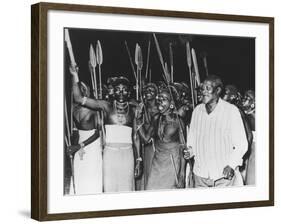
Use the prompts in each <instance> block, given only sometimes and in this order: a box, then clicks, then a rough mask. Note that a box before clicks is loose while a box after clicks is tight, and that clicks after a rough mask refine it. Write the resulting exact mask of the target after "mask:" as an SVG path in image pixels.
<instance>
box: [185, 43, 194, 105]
mask: <svg viewBox="0 0 281 224" xmlns="http://www.w3.org/2000/svg"><path fill="white" fill-rule="evenodd" d="M186 56H187V65H188V68H189V80H190V88H191V98H192V107H193V109H194V107H195V104H194V90H193V79H192V70H191V66H192V59H191V52H190V45H189V42H188V41H187V42H186Z"/></svg>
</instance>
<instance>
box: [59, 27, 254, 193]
mask: <svg viewBox="0 0 281 224" xmlns="http://www.w3.org/2000/svg"><path fill="white" fill-rule="evenodd" d="M68 29H69V36H70V40H71V43H72V48H73V53H74V57H75V61H76V63H77V65H78V67H79V79H80V80H81V81H83V82H85V83H86V84H88V85H89V86H91V85H90V83H91V81H90V80H91V78H90V72H89V67H88V62H89V48H90V44H93V46H94V49H95V50H96V43H97V41H98V40H100V42H101V46H102V51H103V64H102V67H101V68H102V81H103V82H106V80H107V78H108V77H112V76H120V75H122V76H126V77H127V78H128V79H129V80H130V81H131V83H132V85H134V84H135V78H134V75H133V72H132V68H131V65H130V61H129V57H128V53H127V50H126V47H125V41H127V44H128V47H129V50H130V53H131V56H132V60H133V63H134V57H135V48H136V43H138V44H139V45H140V47H141V50H142V55H143V69H142V74H143V75H144V74H145V71H146V60H147V46H148V42H149V40H150V44H151V48H150V61H149V68H150V69H151V71H152V81H153V82H155V81H161V80H162V81H163V78H162V67H161V64H160V60H159V57H158V53H157V50H156V46H155V42H154V39H153V36H152V33H148V32H131V31H111V30H92V29H91V30H89V29H73V28H68ZM156 37H157V39H158V42H159V45H160V48H161V51H162V55H163V58H164V60H165V61H166V62H167V63H168V65H170V57H169V44H170V43H172V49H173V59H174V60H173V61H174V81H176V82H181V81H185V82H187V83H188V84H189V70H188V66H187V57H186V42H187V41H189V42H190V47H191V48H194V49H195V51H196V55H197V62H198V67H199V73H200V78H201V81H202V80H204V78H205V77H206V72H205V69H204V64H203V60H202V55H203V54H207V62H208V70H209V74H215V75H218V76H220V77H221V78H222V80H223V82H224V84H225V85H227V84H234V85H235V86H237V87H238V89H239V90H240V91H241V93H242V94H243V93H244V92H245V91H246V90H248V89H253V90H254V89H255V39H254V38H245V37H243V38H241V37H227V36H206V35H192V34H169V33H156ZM64 56H65V57H64V63H65V64H64V69H65V79H64V80H65V86H64V88H65V97H66V102H67V111H68V113H69V112H70V104H71V103H70V93H71V85H72V84H71V75H70V73H69V65H70V60H69V53H68V50H67V47H66V44H65V47H64ZM134 67H135V69H136V65H135V63H134ZM96 73H97V75H98V68H96ZM64 155H65V158H64V193H65V194H68V192H69V186H70V177H71V168H70V167H71V166H70V160H69V157H68V156H67V155H66V153H64Z"/></svg>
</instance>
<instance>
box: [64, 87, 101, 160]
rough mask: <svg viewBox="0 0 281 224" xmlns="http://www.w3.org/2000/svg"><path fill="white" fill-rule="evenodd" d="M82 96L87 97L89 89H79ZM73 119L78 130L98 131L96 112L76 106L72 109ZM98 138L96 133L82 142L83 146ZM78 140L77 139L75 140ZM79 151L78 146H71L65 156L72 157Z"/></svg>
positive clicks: (79, 146) (79, 147)
mask: <svg viewBox="0 0 281 224" xmlns="http://www.w3.org/2000/svg"><path fill="white" fill-rule="evenodd" d="M80 90H81V92H82V94H83V95H84V96H89V95H90V92H89V89H83V88H80ZM73 119H74V123H75V126H76V127H77V128H78V129H80V130H93V129H98V126H99V124H98V120H97V112H96V111H93V110H90V109H89V108H86V107H83V106H81V105H79V104H76V105H75V106H74V109H73ZM98 138H99V133H98V132H97V131H96V132H95V133H94V134H93V135H92V136H91V137H89V138H88V139H86V140H85V141H83V144H84V146H87V145H89V144H90V143H92V142H94V141H95V140H97V139H98ZM77 140H78V139H77ZM80 149H81V145H80V144H73V145H71V146H68V147H67V154H68V155H70V156H74V154H75V153H76V152H77V151H79V150H80Z"/></svg>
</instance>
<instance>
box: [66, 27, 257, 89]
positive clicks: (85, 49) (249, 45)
mask: <svg viewBox="0 0 281 224" xmlns="http://www.w3.org/2000/svg"><path fill="white" fill-rule="evenodd" d="M68 29H69V35H70V39H71V43H72V47H73V52H74V57H75V60H76V63H77V64H78V67H79V78H80V79H81V80H83V81H85V82H86V83H88V84H90V73H89V69H88V61H89V47H90V44H93V46H94V49H96V43H97V40H100V42H101V46H102V51H103V64H102V80H103V82H105V81H106V80H107V78H108V77H110V76H119V75H123V76H126V77H127V78H128V79H129V80H131V81H132V83H133V82H135V81H134V76H133V73H132V69H131V65H130V62H129V57H128V53H127V51H126V47H125V43H124V42H125V40H126V41H127V44H128V47H129V49H130V53H131V56H132V60H133V62H134V55H135V47H136V43H138V44H139V45H140V47H141V49H142V55H143V62H144V65H143V69H142V73H143V74H145V70H146V59H147V46H148V42H149V40H150V43H151V48H150V62H149V68H150V69H151V71H152V81H159V80H163V79H162V67H161V64H160V60H159V57H158V54H157V51H156V47H155V42H154V39H153V36H152V33H148V32H132V31H112V30H95V29H76V28H75V29H74V28H68ZM156 37H157V39H158V42H159V44H160V48H161V51H162V54H163V58H164V60H165V61H167V62H168V65H169V64H170V59H169V44H170V43H172V48H173V58H174V80H175V81H176V82H180V81H186V82H187V83H188V82H189V81H188V80H189V70H188V66H187V59H186V47H185V43H186V41H187V40H188V41H189V42H190V46H191V48H194V49H195V51H196V55H197V61H198V67H199V72H200V78H201V81H202V80H203V79H204V78H205V77H206V72H205V69H204V66H203V60H202V54H207V62H208V70H209V74H215V75H218V76H220V77H221V78H222V80H223V82H224V84H234V85H235V86H237V87H238V89H239V90H240V91H241V92H242V93H243V92H244V91H245V90H247V89H253V90H254V89H255V39H254V38H245V37H229V36H207V35H192V34H170V33H156ZM65 46H66V45H65ZM68 66H69V55H68V52H67V48H66V47H65V71H66V79H69V76H70V75H69V72H68ZM134 66H135V67H136V65H135V63H134ZM96 71H97V69H96ZM68 83H69V82H68V81H67V82H66V88H67V89H68Z"/></svg>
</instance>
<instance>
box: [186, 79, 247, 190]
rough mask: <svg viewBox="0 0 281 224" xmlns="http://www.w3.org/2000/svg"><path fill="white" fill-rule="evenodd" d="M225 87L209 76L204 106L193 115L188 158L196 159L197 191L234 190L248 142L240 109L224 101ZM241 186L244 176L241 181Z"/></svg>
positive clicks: (188, 143)
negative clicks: (226, 187)
mask: <svg viewBox="0 0 281 224" xmlns="http://www.w3.org/2000/svg"><path fill="white" fill-rule="evenodd" d="M222 89H223V83H222V81H221V79H220V78H219V77H217V76H208V77H207V78H206V80H205V81H204V82H203V85H202V96H203V98H202V104H200V105H198V106H197V107H196V108H195V109H194V111H193V114H192V119H191V124H190V130H189V134H188V138H187V149H185V150H184V157H185V158H186V159H189V158H191V157H193V156H194V160H195V163H194V169H193V175H190V177H192V178H193V180H192V181H193V183H194V187H216V186H232V185H234V184H236V183H237V182H236V181H237V178H238V174H240V173H239V171H238V167H239V166H240V165H241V164H242V161H243V160H242V157H243V155H244V154H245V152H246V151H247V147H248V142H247V138H246V134H245V129H244V125H243V122H242V119H241V115H240V113H239V110H238V108H237V107H236V106H234V105H232V104H230V103H228V102H226V101H224V100H222V99H221V98H220V95H221V93H222ZM239 180H240V183H241V184H242V182H241V180H242V179H241V176H240V177H239Z"/></svg>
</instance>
